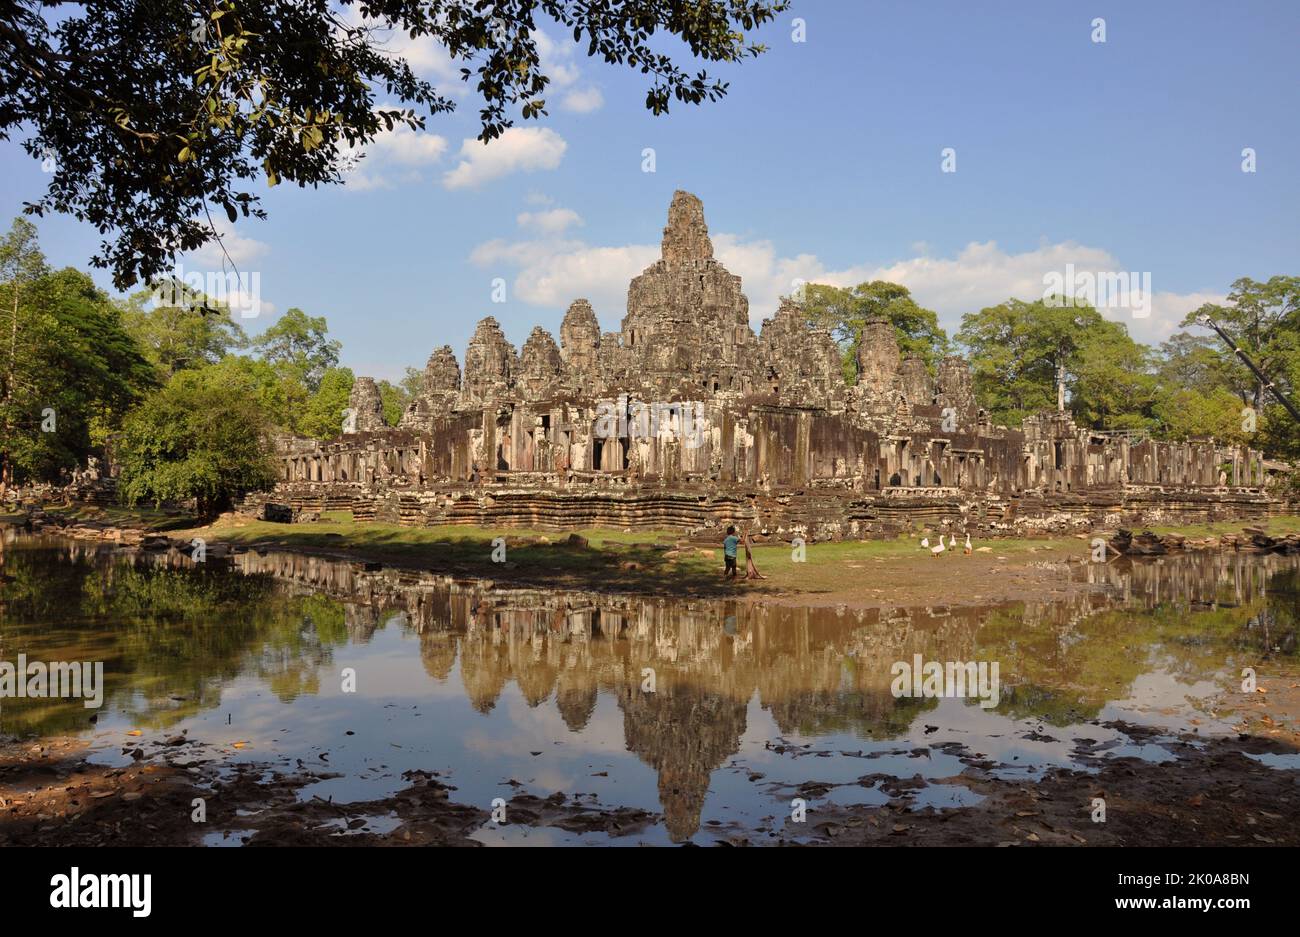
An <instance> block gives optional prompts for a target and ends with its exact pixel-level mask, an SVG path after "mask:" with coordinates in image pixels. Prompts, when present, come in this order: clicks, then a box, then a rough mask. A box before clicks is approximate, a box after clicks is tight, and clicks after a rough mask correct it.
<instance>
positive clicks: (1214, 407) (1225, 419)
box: [1152, 387, 1251, 444]
mask: <svg viewBox="0 0 1300 937" xmlns="http://www.w3.org/2000/svg"><path fill="white" fill-rule="evenodd" d="M1152 411H1153V414H1154V416H1155V417H1156V419H1157V420H1158V421H1159V424H1160V428H1161V435H1162V436H1165V437H1167V438H1169V439H1201V438H1205V437H1211V438H1213V439H1214V440H1216V441H1217V442H1221V443H1236V444H1242V443H1250V442H1251V439H1250V434H1248V433H1246V432H1245V431H1244V429H1243V422H1242V416H1241V400H1240V399H1239V398H1238V397H1237V395H1236V394H1234V393H1233V392H1232V391H1230V390H1228V388H1226V387H1214V388H1210V389H1207V390H1203V389H1200V388H1196V387H1181V388H1180V387H1162V388H1161V390H1160V393H1159V394H1158V395H1157V398H1156V400H1155V403H1154V405H1153V407H1152Z"/></svg>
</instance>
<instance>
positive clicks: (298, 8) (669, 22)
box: [0, 0, 787, 289]
mask: <svg viewBox="0 0 1300 937" xmlns="http://www.w3.org/2000/svg"><path fill="white" fill-rule="evenodd" d="M786 6H787V2H786V0H692V2H682V0H494V2H491V3H485V2H478V0H337V2H334V0H189V2H184V0H87V2H82V3H76V4H74V3H71V2H63V0H0V137H5V136H7V135H8V134H10V133H13V132H15V131H16V130H18V129H20V128H22V129H23V130H24V131H30V134H29V135H28V136H27V138H26V139H25V141H24V146H25V147H26V148H27V150H28V152H29V153H31V154H32V155H33V156H34V157H36V158H38V159H42V160H44V161H46V163H47V165H49V166H50V168H51V169H52V175H51V180H50V184H49V188H48V190H47V191H46V192H45V194H44V196H43V197H41V198H40V199H39V200H37V201H35V202H33V203H31V204H30V205H29V206H28V210H29V211H31V212H34V213H36V214H44V213H45V212H62V213H66V214H69V215H72V216H73V217H76V218H78V219H80V220H82V221H86V222H89V223H90V224H93V225H94V226H95V227H96V228H98V229H99V230H100V231H101V232H103V233H105V234H109V233H112V234H113V235H114V237H113V238H112V239H111V240H105V241H104V242H103V243H102V245H101V249H100V253H99V254H98V255H97V256H96V258H95V261H94V262H95V263H96V264H97V265H99V266H103V267H107V268H110V269H111V270H112V272H113V278H114V282H115V283H116V285H117V286H118V288H119V289H127V288H129V287H130V286H132V285H134V284H135V283H137V282H138V281H141V280H143V281H145V282H149V281H152V280H153V279H155V278H156V277H158V276H160V275H161V274H163V273H164V272H165V271H166V269H167V268H168V267H169V266H170V261H171V260H172V259H173V258H174V257H175V255H176V254H177V253H184V252H187V251H192V250H195V249H196V248H198V247H200V246H202V245H203V244H204V243H206V242H207V241H209V240H211V239H212V237H213V229H212V226H211V222H210V214H209V213H210V212H213V211H216V212H219V213H224V214H225V215H226V216H227V217H228V218H229V219H230V221H231V222H234V221H235V220H236V219H237V218H239V217H240V216H244V217H247V216H249V215H253V216H257V217H264V216H265V212H264V210H263V209H262V208H260V207H259V196H258V195H257V194H256V193H255V191H254V183H255V182H256V181H257V180H258V179H260V178H263V177H264V178H265V179H266V181H267V182H268V183H270V184H271V185H275V184H277V183H278V182H281V181H284V182H291V183H295V184H297V185H299V186H316V185H320V184H322V183H330V182H338V181H340V179H341V170H342V169H343V168H345V167H346V165H347V160H348V158H349V156H350V154H351V153H352V152H353V151H354V148H356V147H364V146H365V145H366V144H368V143H370V142H372V141H373V140H374V139H375V138H376V136H377V135H378V134H379V133H380V132H381V131H382V130H391V129H393V128H394V127H396V126H399V125H405V126H407V127H410V128H412V129H420V128H423V126H424V119H425V116H426V115H428V116H434V115H438V114H442V113H446V112H448V111H451V110H453V109H454V108H455V102H453V101H452V100H451V99H450V98H448V97H447V96H445V95H444V94H442V93H441V92H439V91H438V90H437V89H436V88H434V87H433V85H432V84H430V83H429V82H428V81H426V80H424V79H422V78H420V77H419V76H418V75H416V73H415V71H414V70H413V69H412V67H411V65H410V63H409V62H407V61H406V60H405V59H404V58H402V57H401V56H399V55H395V54H393V53H392V52H391V51H390V50H388V49H387V48H385V42H386V40H387V38H388V36H389V35H391V34H404V35H406V36H409V37H412V38H415V39H420V38H426V37H427V38H431V39H433V40H435V41H436V42H437V43H439V44H440V45H442V46H443V47H444V48H445V49H446V50H447V53H448V54H449V56H450V57H451V59H452V60H453V61H456V62H459V63H461V64H462V65H463V66H464V67H463V68H462V69H461V76H462V78H463V80H464V81H466V82H471V83H473V86H474V88H475V90H476V92H477V94H478V96H479V98H480V100H481V102H482V107H481V110H480V112H479V116H480V121H481V131H480V134H479V136H480V139H482V140H484V141H489V140H491V139H493V138H494V137H497V136H499V135H500V134H501V133H502V131H503V130H504V129H505V128H507V127H509V126H510V125H511V124H512V121H513V120H514V117H515V116H516V114H517V115H518V116H520V117H522V118H524V119H531V118H536V117H539V116H542V115H544V114H546V90H547V85H548V84H549V78H548V76H547V75H546V74H545V73H544V71H543V69H542V65H541V62H540V56H539V51H538V41H537V32H536V31H537V29H538V27H539V26H543V25H552V24H554V25H555V26H556V27H558V28H560V29H561V30H562V31H564V32H565V33H567V34H571V36H572V39H573V41H574V42H575V43H578V44H579V45H580V46H582V47H583V48H584V49H585V50H586V52H587V54H588V55H589V56H598V57H600V58H602V59H604V60H605V61H606V62H608V63H611V64H616V65H621V66H624V67H628V68H631V69H635V70H638V71H640V72H641V73H642V74H644V75H646V76H648V78H649V80H650V87H649V89H648V90H647V94H646V107H647V108H649V109H650V110H651V111H652V112H653V113H655V114H661V113H664V112H666V111H667V110H668V108H669V105H670V104H671V103H672V102H673V101H679V102H682V103H689V104H698V103H701V102H704V101H713V100H717V99H719V98H721V97H722V96H723V95H725V94H726V91H727V84H726V83H725V82H723V81H719V80H717V79H715V78H713V77H711V76H710V75H709V74H708V73H707V72H705V71H700V72H698V73H696V74H690V73H689V72H687V71H686V70H684V69H683V68H682V67H681V66H680V65H678V64H677V62H676V61H674V59H673V57H672V56H670V55H668V54H667V53H665V52H664V51H663V48H662V42H661V41H660V40H661V38H662V36H664V35H669V36H673V37H676V38H677V39H679V40H681V42H682V43H684V44H685V47H686V49H687V50H688V51H689V53H690V55H691V56H693V57H695V58H696V59H700V60H703V61H705V62H739V61H742V60H744V59H746V58H750V57H752V56H755V55H758V54H760V53H761V52H762V51H763V46H761V45H758V44H755V43H752V42H750V41H749V39H748V38H747V37H746V33H748V32H752V31H753V30H754V29H756V28H758V27H759V26H761V25H762V24H763V23H765V22H768V21H770V20H771V19H773V17H774V16H775V15H776V14H777V13H778V12H780V11H782V10H784V9H785V8H786ZM381 100H382V101H392V102H395V103H397V104H400V105H404V106H402V107H393V108H387V109H385V108H380V107H377V105H378V104H379V103H380V102H381Z"/></svg>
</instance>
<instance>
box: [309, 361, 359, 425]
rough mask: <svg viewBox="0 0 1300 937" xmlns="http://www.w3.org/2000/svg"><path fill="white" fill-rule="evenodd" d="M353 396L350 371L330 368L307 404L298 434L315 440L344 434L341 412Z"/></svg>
mask: <svg viewBox="0 0 1300 937" xmlns="http://www.w3.org/2000/svg"><path fill="white" fill-rule="evenodd" d="M351 393H352V371H351V369H349V368H330V369H329V370H328V371H326V372H325V376H324V377H322V378H321V382H320V386H319V387H318V388H317V389H316V393H314V394H312V397H311V400H310V401H308V403H307V407H306V411H305V412H304V413H303V416H302V419H301V420H299V421H298V425H297V430H298V431H299V432H301V433H306V434H307V435H308V436H314V437H315V438H316V439H333V438H335V437H336V436H338V435H339V433H341V432H342V431H343V411H344V410H345V409H346V408H347V405H348V397H349V395H350V394H351Z"/></svg>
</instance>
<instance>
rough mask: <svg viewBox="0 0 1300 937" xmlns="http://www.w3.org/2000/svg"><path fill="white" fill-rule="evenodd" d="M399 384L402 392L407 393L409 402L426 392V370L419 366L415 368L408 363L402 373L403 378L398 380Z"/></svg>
mask: <svg viewBox="0 0 1300 937" xmlns="http://www.w3.org/2000/svg"><path fill="white" fill-rule="evenodd" d="M397 386H398V388H399V389H400V390H401V392H402V393H403V394H405V395H406V399H407V402H408V403H409V402H410V401H412V400H414V399H415V398H416V397H418V396H419V395H420V394H422V393H424V372H423V371H421V370H420V369H419V368H413V367H411V366H410V365H409V364H408V365H407V366H406V371H405V373H403V374H402V379H401V381H399V382H398V384H397Z"/></svg>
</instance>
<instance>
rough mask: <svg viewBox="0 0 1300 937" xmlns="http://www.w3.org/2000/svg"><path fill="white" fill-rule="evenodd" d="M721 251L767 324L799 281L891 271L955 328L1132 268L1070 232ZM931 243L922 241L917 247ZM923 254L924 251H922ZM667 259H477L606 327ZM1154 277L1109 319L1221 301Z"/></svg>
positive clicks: (625, 250) (1133, 321)
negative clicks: (894, 257)
mask: <svg viewBox="0 0 1300 937" xmlns="http://www.w3.org/2000/svg"><path fill="white" fill-rule="evenodd" d="M713 244H714V253H715V255H716V256H717V258H718V260H719V261H720V262H721V263H722V264H723V265H724V266H725V267H727V269H728V270H730V271H731V272H732V273H734V274H736V275H737V276H739V277H740V278H741V281H742V285H743V289H744V291H745V295H746V296H748V297H749V308H750V320H751V323H752V324H753V325H754V327H755V328H758V327H759V326H760V325H761V323H762V320H763V319H765V318H767V317H769V316H771V315H772V314H773V313H774V312H775V311H776V308H777V306H778V304H779V302H780V297H781V296H783V295H788V294H790V293H791V292H792V291H793V290H794V289H795V287H796V285H797V283H798V281H800V280H803V281H806V282H816V283H828V284H830V285H833V286H854V285H856V284H858V283H863V282H867V281H870V280H889V281H891V282H894V283H901V284H902V285H904V286H906V287H907V288H908V289H909V290H911V292H912V295H913V297H915V299H916V300H917V302H919V303H920V304H921V305H923V306H926V307H928V308H930V309H934V310H935V311H936V312H937V313H938V314H939V321H940V324H941V325H943V327H944V328H946V329H947V330H948V332H949V334H952V333H953V332H956V330H957V329H958V328H959V327H960V325H961V317H962V315H963V314H964V313H968V312H976V311H978V310H980V309H983V308H984V307H986V306H992V305H996V304H998V303H1001V302H1004V301H1005V300H1007V299H1010V298H1012V297H1015V298H1017V299H1023V300H1026V301H1032V300H1034V299H1038V298H1040V297H1041V296H1043V294H1044V282H1043V277H1044V275H1045V274H1047V273H1051V272H1060V271H1062V270H1064V268H1065V265H1066V264H1067V263H1070V264H1073V265H1074V267H1075V270H1076V272H1077V273H1082V272H1085V271H1090V272H1094V273H1100V272H1108V271H1115V272H1123V271H1125V270H1126V269H1130V268H1126V267H1125V266H1124V265H1123V264H1121V263H1120V262H1119V260H1118V259H1117V258H1115V257H1114V256H1113V255H1112V254H1111V253H1110V252H1108V251H1106V250H1104V249H1102V248H1097V247H1088V246H1086V245H1081V244H1076V243H1074V242H1071V241H1066V242H1061V243H1056V244H1046V243H1045V244H1041V245H1040V246H1039V247H1037V248H1035V249H1033V250H1027V251H1022V252H1020V253H1008V252H1007V251H1004V250H1002V249H1001V248H1000V247H998V245H997V244H996V243H995V242H993V241H986V242H972V243H970V244H968V245H966V247H964V248H963V249H962V250H960V251H959V252H958V253H957V254H956V255H955V256H953V257H933V256H928V248H926V253H921V254H920V255H919V256H914V257H911V258H908V259H904V260H898V261H893V262H890V263H886V264H874V263H869V262H867V263H862V264H856V265H852V266H849V267H844V268H841V269H831V268H829V267H827V266H826V265H825V264H824V263H823V262H822V261H821V260H820V259H819V258H818V257H817V256H816V255H814V254H800V255H797V256H794V257H782V256H780V255H779V253H778V252H777V250H776V248H775V246H774V245H773V244H772V242H770V241H766V240H746V239H744V238H742V237H740V236H738V235H734V234H727V233H720V234H716V235H714V236H713ZM921 247H925V246H924V245H914V250H915V249H916V248H921ZM918 253H919V252H918ZM658 258H659V245H658V244H629V245H624V246H616V247H600V246H593V245H590V244H587V243H585V242H583V241H578V240H564V241H558V240H549V241H548V240H546V239H544V238H537V239H533V240H522V241H515V242H506V241H503V240H496V241H489V242H487V243H486V244H482V245H479V247H477V248H475V250H474V251H473V253H472V254H471V258H470V259H471V260H472V261H473V262H474V263H476V264H478V265H479V266H484V267H492V266H498V267H501V266H505V267H515V268H517V269H518V273H517V275H516V278H515V285H514V295H515V296H517V297H518V298H520V299H522V300H523V301H525V302H528V303H532V304H534V305H538V306H549V307H552V308H564V307H565V306H567V305H568V304H569V303H570V302H571V301H572V300H573V299H574V298H575V297H578V296H585V297H587V298H588V299H590V300H591V301H592V304H593V306H594V307H595V309H596V312H597V314H598V315H599V316H600V317H601V319H602V322H603V324H604V327H606V328H612V327H614V326H616V324H617V320H618V318H620V317H621V316H622V315H623V314H624V312H625V311H626V305H627V285H628V281H630V280H631V279H632V278H633V277H635V276H636V275H637V274H639V273H641V272H642V271H643V270H644V269H645V268H646V267H648V266H649V265H650V264H652V263H653V262H654V261H655V260H657V259H658ZM1158 281H1159V277H1158V275H1157V274H1153V276H1152V287H1153V295H1152V298H1151V309H1150V315H1149V316H1148V317H1145V318H1135V317H1133V316H1132V314H1131V313H1130V312H1129V311H1127V310H1122V309H1106V310H1103V314H1104V315H1106V316H1107V317H1108V318H1111V319H1114V320H1116V321H1120V322H1123V323H1124V324H1125V325H1126V326H1127V327H1128V330H1129V332H1130V334H1132V335H1133V337H1134V338H1135V339H1137V340H1138V341H1142V342H1147V343H1158V342H1160V341H1163V340H1164V339H1165V338H1167V337H1168V336H1169V335H1170V334H1171V333H1173V332H1175V331H1177V330H1178V323H1179V322H1180V321H1181V320H1182V318H1183V316H1185V315H1186V314H1187V313H1188V312H1190V311H1191V310H1193V309H1195V308H1197V307H1198V306H1200V305H1201V304H1202V303H1205V302H1222V301H1223V298H1224V297H1223V296H1222V295H1221V294H1216V293H1211V292H1191V293H1175V292H1170V291H1161V290H1159V289H1158V288H1156V287H1158Z"/></svg>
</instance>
